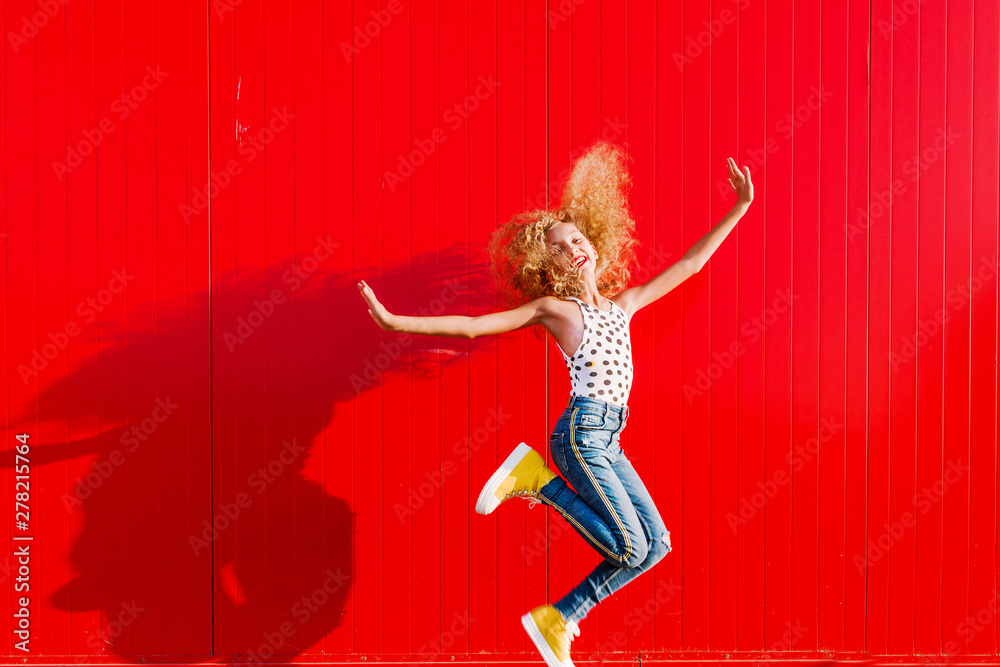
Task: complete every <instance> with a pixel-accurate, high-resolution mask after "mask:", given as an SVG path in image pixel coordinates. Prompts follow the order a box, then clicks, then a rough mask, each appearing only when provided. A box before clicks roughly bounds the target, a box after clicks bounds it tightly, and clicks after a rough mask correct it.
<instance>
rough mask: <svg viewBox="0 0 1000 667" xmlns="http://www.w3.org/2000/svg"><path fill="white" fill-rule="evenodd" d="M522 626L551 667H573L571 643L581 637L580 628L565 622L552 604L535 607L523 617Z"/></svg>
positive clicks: (572, 623) (570, 622)
mask: <svg viewBox="0 0 1000 667" xmlns="http://www.w3.org/2000/svg"><path fill="white" fill-rule="evenodd" d="M521 625H523V626H524V630H525V632H527V633H528V636H529V637H531V641H533V642H535V646H536V647H537V648H538V651H539V652H540V653H541V654H542V658H543V659H544V660H545V664H546V665H548V666H549V667H573V661H572V660H570V659H569V643H570V642H571V641H573V637H579V636H580V628H579V627H578V626H577V624H576V623H574V622H573V621H565V620H563V617H562V614H560V613H559V610H558V609H556V608H555V607H553V606H552V605H550V604H545V605H542V606H541V607H535V608H534V609H532V610H531V611H530V612H529V613H527V614H525V615H524V616H522V617H521Z"/></svg>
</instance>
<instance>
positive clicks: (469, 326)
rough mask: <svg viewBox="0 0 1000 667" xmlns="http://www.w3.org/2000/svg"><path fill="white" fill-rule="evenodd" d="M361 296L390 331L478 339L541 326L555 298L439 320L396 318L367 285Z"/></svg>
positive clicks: (362, 286) (378, 322)
mask: <svg viewBox="0 0 1000 667" xmlns="http://www.w3.org/2000/svg"><path fill="white" fill-rule="evenodd" d="M358 289H360V290H361V296H363V297H364V299H365V301H367V302H368V314H369V315H371V316H372V319H374V320H375V322H376V323H377V324H378V325H379V326H380V327H382V328H383V329H385V330H386V331H400V332H405V333H415V334H422V335H425V336H452V337H454V338H469V339H471V338H476V337H478V336H489V335H493V334H501V333H506V332H508V331H514V330H515V329H522V328H524V327H526V326H530V325H532V324H538V323H540V322H541V321H542V319H543V318H545V317H547V316H548V314H549V313H548V309H547V308H546V304H547V303H548V300H549V299H551V298H552V297H542V298H540V299H535V300H534V301H530V302H528V303H526V304H524V305H522V306H518V307H517V308H514V309H512V310H506V311H502V312H498V313H489V314H487V315H478V316H475V317H468V316H465V315H441V316H437V317H407V316H405V315H393V314H392V313H390V312H389V311H388V310H386V309H385V306H383V305H382V304H381V303H379V301H378V299H376V298H375V293H374V292H372V289H371V288H370V287H369V286H368V284H367V283H366V282H365V281H363V280H362V281H361V282H359V283H358Z"/></svg>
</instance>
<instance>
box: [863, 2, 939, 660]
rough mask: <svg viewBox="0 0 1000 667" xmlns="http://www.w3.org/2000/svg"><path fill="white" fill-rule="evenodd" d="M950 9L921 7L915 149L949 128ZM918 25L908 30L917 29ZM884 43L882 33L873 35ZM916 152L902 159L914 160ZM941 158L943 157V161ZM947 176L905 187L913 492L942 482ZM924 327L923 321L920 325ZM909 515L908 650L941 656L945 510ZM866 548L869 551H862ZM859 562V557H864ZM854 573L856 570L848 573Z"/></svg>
mask: <svg viewBox="0 0 1000 667" xmlns="http://www.w3.org/2000/svg"><path fill="white" fill-rule="evenodd" d="M946 11H947V5H946V4H945V3H941V4H935V5H932V6H928V7H926V8H921V14H920V18H921V20H920V24H919V29H920V36H919V40H920V61H919V65H920V67H919V69H920V80H919V90H920V95H919V102H920V108H919V114H920V128H919V147H920V148H921V149H923V148H926V147H930V146H933V144H934V141H936V140H937V139H938V136H939V134H938V133H939V130H940V129H943V128H945V127H946V126H947V122H946V117H945V112H946V108H945V105H946V103H947V98H946V96H945V95H946V93H945V90H946V80H945V75H946V69H945V68H944V67H940V66H938V65H937V64H938V63H942V62H944V59H945V47H946V42H947V33H946V31H944V30H941V29H940V28H941V26H942V25H943V24H944V20H945V12H946ZM916 27H917V26H916V25H914V26H911V27H910V29H911V30H912V29H914V28H916ZM876 34H877V36H878V37H879V38H880V39H881V38H882V35H881V34H880V33H876ZM914 152H915V151H913V152H911V153H910V154H909V155H908V156H906V159H907V160H912V156H913V154H914ZM942 157H943V156H942ZM944 178H945V160H944V159H937V160H935V162H934V164H930V165H927V168H926V169H925V170H923V171H920V172H919V181H916V182H914V179H913V172H912V168H911V169H910V174H909V175H908V176H907V178H906V179H905V180H904V181H903V182H905V183H908V184H910V188H911V189H912V190H915V191H918V192H919V195H914V196H919V208H918V211H917V215H918V216H919V229H918V232H917V234H918V239H919V247H918V249H917V253H918V257H919V261H918V263H917V282H916V292H917V294H916V297H917V313H916V314H917V326H918V329H919V330H920V331H921V332H922V333H921V335H925V334H926V332H928V331H929V329H928V328H927V326H928V325H930V326H936V327H937V329H938V330H937V331H936V332H935V334H934V335H933V336H930V337H929V338H927V339H926V340H925V341H924V345H922V346H921V347H919V348H918V349H917V350H916V354H915V355H913V359H912V360H911V361H910V364H913V365H914V366H915V370H916V374H917V375H916V383H917V389H916V391H917V394H916V403H917V408H918V409H917V414H916V447H915V449H916V464H917V465H916V468H917V470H916V472H917V474H916V488H917V489H921V490H922V489H931V488H932V487H933V485H934V483H935V482H937V481H938V480H940V479H941V475H942V473H943V472H944V469H943V466H942V417H943V414H942V405H943V392H944V382H943V375H942V373H943V370H944V364H943V342H944V341H943V336H942V335H941V333H942V332H941V330H940V325H941V322H940V319H939V318H936V317H935V314H936V313H939V312H941V309H942V308H943V307H944V306H945V296H944V294H945V284H944V259H945V258H944V251H943V248H944V245H945V217H944V204H945V196H944V183H945V181H944ZM921 323H924V324H923V326H921ZM907 503H909V507H908V510H909V511H910V512H911V513H912V514H913V515H915V517H916V526H914V528H913V531H914V533H915V540H916V553H917V558H916V567H915V570H914V598H915V600H916V604H917V609H916V613H915V614H914V622H913V648H914V651H916V652H917V653H940V652H941V651H942V649H943V643H942V625H941V610H942V606H941V576H942V569H941V568H942V551H943V548H944V545H943V542H942V535H943V533H942V505H941V503H940V502H934V503H931V502H929V501H928V500H927V499H924V500H919V496H917V495H916V493H914V495H911V496H910V498H908V499H907ZM866 549H867V547H866ZM862 558H863V556H862ZM852 571H853V568H852Z"/></svg>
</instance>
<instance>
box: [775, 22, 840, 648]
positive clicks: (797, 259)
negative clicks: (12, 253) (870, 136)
mask: <svg viewBox="0 0 1000 667" xmlns="http://www.w3.org/2000/svg"><path fill="white" fill-rule="evenodd" d="M819 10H820V5H818V4H812V5H804V6H796V7H795V12H794V18H793V21H792V31H793V32H794V34H796V35H799V36H805V35H820V34H822V30H821V26H820V16H819ZM793 43H794V54H793V65H792V78H791V84H792V109H791V113H792V116H791V117H789V118H788V120H787V123H788V124H790V125H791V128H790V129H788V130H787V132H786V133H787V134H789V135H791V136H790V137H789V139H788V141H789V144H790V145H789V147H788V148H789V151H788V152H789V153H790V155H791V160H792V168H793V176H792V181H791V184H792V210H791V216H790V218H789V222H790V223H791V237H792V238H791V249H792V258H794V259H793V260H792V261H790V262H789V263H790V264H791V269H792V275H791V283H790V286H789V288H788V289H789V291H790V292H791V294H792V296H791V301H792V304H791V308H790V312H789V313H788V315H789V317H788V318H787V319H786V318H784V317H782V318H781V320H782V321H788V322H789V323H790V325H791V334H792V341H793V344H792V350H791V357H790V360H791V364H792V387H791V391H792V396H791V398H792V400H791V410H792V414H791V417H792V420H791V421H792V429H791V435H792V447H793V448H794V449H795V450H796V451H799V450H800V448H805V452H806V453H805V454H803V455H802V458H803V459H804V465H802V467H801V469H800V470H798V471H796V470H793V471H792V475H791V477H792V481H791V485H790V487H791V503H792V553H791V557H792V568H791V575H792V607H791V614H790V615H789V617H788V619H787V621H788V622H789V623H791V627H792V629H793V634H791V635H789V636H788V638H787V639H785V636H784V632H783V633H782V637H781V638H780V639H778V638H776V639H775V641H778V642H780V649H779V650H790V649H795V648H798V649H805V650H810V651H811V650H815V649H816V626H817V624H818V623H819V619H818V617H817V615H816V612H817V591H818V590H819V577H818V575H819V571H818V568H817V562H818V555H819V554H818V544H819V526H818V518H819V511H818V508H819V506H820V495H819V460H820V458H821V457H822V455H820V456H809V449H808V441H809V439H810V438H814V437H816V436H817V434H818V433H819V432H820V423H819V420H820V418H821V417H824V415H820V414H819V405H818V402H819V386H820V379H819V368H818V365H819V364H818V350H819V296H820V295H819V268H820V265H821V255H820V250H821V249H820V245H819V221H820V193H819V185H820V172H819V164H818V162H819V161H818V159H817V156H818V154H819V150H820V132H819V127H820V121H821V118H822V112H823V109H822V103H823V93H822V92H821V91H818V88H819V85H820V83H821V78H820V46H821V44H822V40H820V39H799V40H794V42H793ZM831 94H832V91H831ZM841 94H843V93H841ZM783 130H784V127H783ZM776 296H777V295H776ZM795 297H799V298H798V299H796V298H795ZM765 322H767V318H766V317H765Z"/></svg>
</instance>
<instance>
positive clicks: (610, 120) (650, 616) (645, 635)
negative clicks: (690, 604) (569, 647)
mask: <svg viewBox="0 0 1000 667" xmlns="http://www.w3.org/2000/svg"><path fill="white" fill-rule="evenodd" d="M601 10H602V12H601V26H600V27H601V77H600V82H601V90H600V91H598V92H597V95H599V96H600V99H601V115H600V127H598V128H597V129H596V132H595V133H596V135H597V136H600V137H601V138H602V139H606V140H608V141H613V142H615V143H619V144H624V145H625V147H626V148H627V154H628V157H629V162H628V164H629V169H630V173H631V175H632V181H633V187H632V192H631V196H630V198H629V206H630V207H631V210H632V215H633V217H634V218H635V220H636V229H637V233H638V238H639V239H640V241H641V244H642V245H641V246H639V247H640V248H641V251H640V253H639V256H640V257H642V258H644V259H645V260H646V261H647V262H648V261H649V260H650V255H653V256H655V253H654V252H653V251H654V250H657V249H658V244H659V240H658V239H657V236H656V232H657V231H658V229H657V227H658V225H657V222H658V221H657V217H656V209H655V197H656V193H657V189H656V181H655V178H656V145H655V142H653V141H645V140H640V137H654V136H655V133H656V97H655V93H656V91H655V89H654V87H653V86H651V85H648V84H647V82H649V81H654V80H655V73H654V68H655V66H656V23H655V21H654V20H652V19H653V17H654V16H655V12H656V5H655V3H654V2H642V1H640V2H630V3H629V6H628V12H627V13H619V12H615V11H613V10H611V7H609V3H603V4H602V5H601ZM622 73H626V74H627V76H622ZM623 120H624V121H625V122H622V121H623ZM595 138H596V137H595ZM668 261H669V260H668ZM666 266H667V264H666V263H664V268H666ZM640 271H641V269H640ZM643 280H645V278H644V276H642V275H634V278H633V280H632V284H638V283H639V282H641V281H643ZM656 333H657V329H656V316H655V313H654V312H653V311H651V312H650V313H649V314H648V316H647V317H646V318H645V322H644V323H643V324H641V325H638V324H637V325H636V326H634V327H631V328H630V331H629V337H630V339H631V341H632V350H633V351H634V353H633V355H632V361H633V363H632V366H633V368H634V370H635V374H634V378H633V384H632V388H631V390H630V392H629V400H628V403H629V406H630V407H629V410H630V411H629V416H628V420H629V421H628V425H627V426H626V428H625V430H624V431H622V433H621V437H622V439H623V445H622V448H623V450H624V451H625V453H626V454H627V455H628V457H629V460H630V461H631V462H632V465H633V467H634V468H635V469H636V472H637V473H638V474H639V476H640V478H641V479H642V481H643V484H644V485H645V486H646V489H647V490H648V491H649V493H650V495H652V497H653V501H654V502H655V504H656V506H657V509H658V510H660V513H661V518H662V514H663V510H664V504H665V501H664V498H663V497H662V495H663V494H662V491H663V488H664V487H662V486H659V485H658V484H657V482H658V479H657V475H656V472H657V464H658V460H659V458H660V457H661V456H662V454H664V453H666V448H662V449H657V446H656V439H655V433H656V431H655V428H654V426H653V425H654V424H655V421H656V401H655V391H656V365H655V364H656V353H657V346H656ZM633 410H634V412H633ZM633 414H634V415H636V417H635V418H633ZM629 431H631V433H629ZM667 530H670V527H669V526H668V527H667ZM653 539H659V535H654V536H653ZM667 558H668V559H672V558H673V555H668V556H667ZM660 562H661V563H663V562H664V561H660ZM661 567H662V565H661ZM656 583H657V582H656V577H655V570H654V572H646V573H644V574H643V576H641V577H639V578H637V579H634V580H632V581H631V582H630V583H629V585H628V586H627V587H626V588H625V589H624V590H622V591H621V593H623V594H624V595H615V596H613V597H612V598H609V599H608V600H607V602H609V603H612V604H614V603H615V599H614V598H618V600H617V602H618V605H617V606H612V605H608V604H606V603H602V604H601V606H604V607H607V609H606V610H604V611H602V615H601V646H611V647H614V650H619V651H620V650H625V649H627V650H629V651H649V650H652V649H653V648H654V647H655V646H656V643H655V636H654V630H655V628H654V625H655V623H654V619H655V618H656V617H657V616H658V615H659V608H660V606H661V604H662V602H661V601H658V600H657V591H658V590H660V591H661V592H660V596H661V600H662V599H663V595H664V593H663V590H664V589H658V588H657V587H656ZM626 603H627V604H626ZM612 610H614V612H613V613H611V612H612ZM622 636H624V637H625V638H626V641H625V642H617V643H616V641H617V639H618V638H619V637H622Z"/></svg>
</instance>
